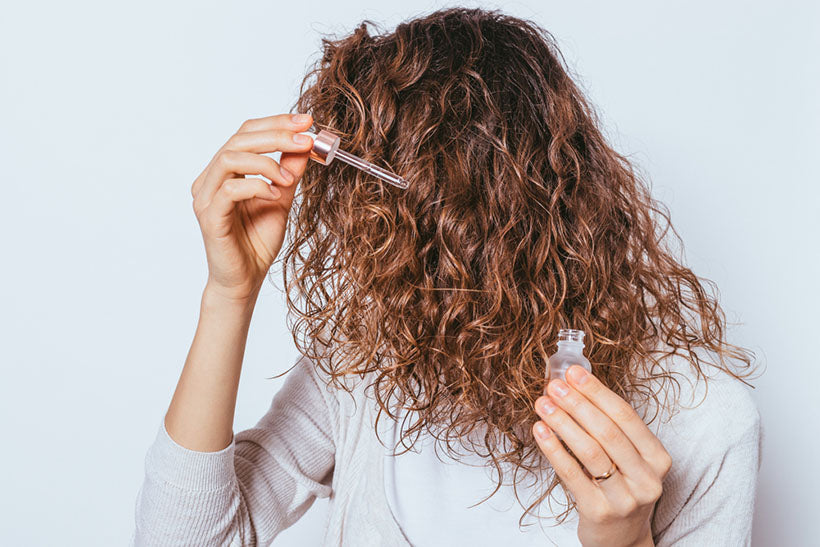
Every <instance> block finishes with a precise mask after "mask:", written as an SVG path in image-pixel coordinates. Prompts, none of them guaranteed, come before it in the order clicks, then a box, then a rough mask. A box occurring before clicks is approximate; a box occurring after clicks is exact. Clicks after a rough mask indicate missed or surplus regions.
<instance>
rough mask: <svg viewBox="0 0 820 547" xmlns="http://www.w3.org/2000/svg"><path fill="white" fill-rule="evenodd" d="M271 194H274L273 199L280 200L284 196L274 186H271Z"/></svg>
mask: <svg viewBox="0 0 820 547" xmlns="http://www.w3.org/2000/svg"><path fill="white" fill-rule="evenodd" d="M270 193H271V194H273V197H275V198H277V199H278V198H279V196H281V195H282V192H280V191H279V189H278V188H277V187H276V186H274V185H273V184H271V185H270Z"/></svg>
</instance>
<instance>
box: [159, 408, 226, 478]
mask: <svg viewBox="0 0 820 547" xmlns="http://www.w3.org/2000/svg"><path fill="white" fill-rule="evenodd" d="M235 448H236V440H235V438H234V436H233V435H232V436H231V444H229V445H228V446H226V447H225V448H223V449H222V450H219V451H217V452H199V451H196V450H191V449H189V448H185V447H184V446H182V445H180V444H178V443H177V442H176V441H174V440H173V439H172V438H171V436H170V435H168V430H167V429H166V428H165V417H164V416H163V417H162V418H161V419H160V425H159V431H158V432H157V436H156V439H155V440H154V443H153V445H151V448H150V450H149V451H148V454H147V456H146V468H147V470H148V472H149V473H151V474H153V475H155V476H156V477H157V478H159V479H160V480H162V481H164V482H166V483H168V484H171V485H173V486H176V487H177V488H181V489H183V490H188V491H197V492H204V491H210V490H218V489H220V488H224V487H226V486H228V485H231V484H233V482H234V480H235V479H236V470H235V469H234V450H235Z"/></svg>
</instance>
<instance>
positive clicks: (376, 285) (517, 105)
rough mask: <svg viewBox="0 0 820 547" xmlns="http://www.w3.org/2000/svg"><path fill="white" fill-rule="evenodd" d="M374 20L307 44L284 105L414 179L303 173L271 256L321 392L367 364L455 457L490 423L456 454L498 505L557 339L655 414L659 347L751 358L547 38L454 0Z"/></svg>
mask: <svg viewBox="0 0 820 547" xmlns="http://www.w3.org/2000/svg"><path fill="white" fill-rule="evenodd" d="M368 25H369V26H371V27H373V26H375V25H374V23H373V22H372V21H369V20H365V21H364V22H362V23H361V25H360V26H359V27H358V28H356V29H355V31H354V32H353V33H352V34H350V35H348V36H345V37H342V38H340V39H335V40H334V39H329V38H326V37H323V38H322V45H323V55H322V56H321V59H320V60H319V61H318V62H317V63H316V64H315V65H314V67H313V68H312V69H311V70H310V71H309V72H308V74H307V75H306V76H305V78H304V80H303V81H302V84H301V88H300V97H299V99H298V101H297V103H296V105H295V110H296V111H298V112H308V113H310V114H312V115H313V117H314V120H316V122H317V124H316V125H317V127H319V128H327V129H331V130H332V131H334V132H335V133H337V134H338V135H340V136H341V140H342V143H343V144H342V147H343V148H344V149H345V150H348V151H350V152H352V153H354V154H357V155H359V156H361V157H363V158H365V159H367V160H369V161H373V162H375V163H377V164H381V165H383V166H384V167H387V168H389V169H392V170H393V171H395V172H396V173H398V174H399V175H401V176H402V177H404V178H405V179H407V180H409V181H410V187H409V188H408V189H407V190H401V189H398V188H395V187H392V186H389V185H386V184H384V183H382V182H381V181H379V180H378V179H375V178H373V177H371V176H368V175H366V174H364V173H362V172H361V171H359V170H356V169H354V168H352V167H349V166H347V165H345V164H343V163H341V162H339V161H336V162H333V163H331V164H330V165H329V166H321V165H319V164H316V163H311V164H310V165H309V166H308V169H307V171H306V172H305V174H304V176H303V178H302V180H301V183H300V186H299V189H298V191H297V195H296V199H295V201H294V205H293V209H292V211H291V214H292V215H293V218H292V220H291V222H290V223H289V226H290V228H289V232H288V240H287V245H286V247H285V249H284V251H283V253H282V255H281V260H282V261H283V264H284V268H283V270H282V273H283V280H284V284H285V288H286V290H285V293H286V296H287V306H288V310H289V312H288V316H289V319H292V315H291V312H293V313H295V314H296V316H297V317H298V319H297V320H296V321H295V323H292V324H291V328H292V330H293V337H294V340H295V342H296V345H297V347H298V348H299V350H300V351H301V352H302V353H303V354H305V355H307V356H309V357H312V358H313V359H314V360H315V361H316V362H317V364H318V366H320V367H322V368H323V369H324V370H325V372H326V373H327V374H329V375H330V377H331V382H332V383H335V384H336V385H337V386H338V387H339V388H341V389H348V388H347V387H346V386H345V385H344V384H343V383H342V382H339V381H338V379H339V377H342V376H345V375H350V374H358V375H360V376H362V377H364V375H365V374H367V373H369V372H371V371H374V373H375V380H374V382H373V383H372V384H370V385H369V386H368V387H369V388H374V393H375V397H376V400H377V401H378V405H379V413H378V416H379V417H381V415H382V412H386V413H387V414H388V415H389V416H390V417H391V418H393V419H396V418H397V417H398V414H395V413H394V407H393V406H392V405H390V404H389V400H390V398H391V397H395V398H396V404H397V405H401V406H402V407H404V408H407V409H411V410H413V411H415V412H417V413H418V414H417V415H418V420H417V421H415V422H414V423H413V424H412V425H411V426H409V427H408V428H407V429H405V430H403V431H402V433H401V442H402V443H403V444H405V443H404V439H405V438H409V437H410V436H412V435H414V434H415V435H416V436H418V434H419V433H420V432H421V431H422V430H423V429H427V430H428V431H429V432H430V434H432V435H434V436H435V437H436V439H438V440H439V441H443V442H444V444H445V445H446V447H447V449H448V450H449V451H450V452H451V453H453V452H454V451H455V447H454V441H458V440H462V441H463V440H464V439H465V438H466V435H467V434H469V433H470V432H471V431H473V430H474V429H475V428H476V427H477V426H478V425H479V424H483V425H485V426H486V427H487V430H486V431H487V434H486V435H485V436H484V437H483V439H484V446H483V447H477V446H474V445H473V446H472V447H466V446H465V448H466V449H467V450H473V451H475V453H476V454H479V453H480V455H481V456H482V457H484V458H487V459H490V460H492V463H493V465H494V466H495V469H496V471H497V473H498V485H497V486H496V489H495V490H494V491H493V493H492V494H490V496H492V495H493V494H494V493H495V492H496V491H497V490H498V488H499V487H500V486H501V485H502V480H503V470H502V465H501V464H503V463H506V464H511V466H512V469H513V476H514V477H515V476H516V474H517V473H518V472H519V471H524V472H532V473H535V474H538V472H539V471H540V470H543V469H544V468H545V467H546V465H545V463H544V462H545V459H542V454H541V453H540V450H539V449H538V446H537V445H536V444H535V441H534V439H533V438H532V434H531V427H532V424H533V423H534V422H535V421H536V420H537V419H538V416H537V415H536V414H535V412H534V409H533V404H534V401H535V399H536V398H537V397H538V396H540V395H541V394H542V392H543V388H544V378H545V371H546V367H547V358H548V355H549V354H550V353H553V352H554V350H555V346H554V342H555V340H556V337H557V332H558V330H559V329H561V328H576V329H583V330H584V331H586V334H587V338H586V343H587V348H586V355H587V356H588V358H589V360H590V361H591V362H592V366H593V372H594V374H595V375H596V376H597V377H598V378H599V379H601V380H602V381H603V382H604V383H605V384H606V385H607V386H609V388H611V389H612V390H613V391H615V392H616V393H617V394H619V395H621V396H623V397H624V398H629V399H630V400H632V401H638V400H640V399H644V400H650V401H654V402H655V403H657V405H656V406H658V407H660V406H661V403H660V401H659V395H658V390H657V389H654V388H652V387H651V386H650V381H651V380H661V381H668V380H674V379H673V378H672V374H671V373H670V372H669V371H667V370H665V369H664V368H663V367H662V366H660V359H661V358H663V357H664V356H667V355H671V354H673V353H678V352H684V351H685V354H686V355H688V359H689V360H690V361H691V364H692V366H693V367H694V368H695V369H696V371H697V373H698V375H699V376H703V377H704V379H705V376H704V373H703V365H702V363H701V360H702V359H703V357H702V356H699V355H698V354H697V353H696V351H697V350H698V349H705V350H708V351H709V352H711V353H712V354H714V355H717V356H718V357H719V359H718V361H719V362H717V363H711V364H712V365H713V366H715V367H718V368H720V369H722V370H725V371H726V372H728V373H729V374H731V375H732V376H734V377H735V378H738V379H742V377H743V376H744V374H743V373H742V372H741V371H740V369H741V368H744V367H745V368H748V367H749V365H750V363H751V357H752V356H753V353H752V352H751V351H749V350H745V349H743V348H740V347H739V346H734V345H732V344H729V343H727V342H725V341H724V340H723V338H724V330H725V316H724V313H723V311H722V310H721V308H720V306H719V305H718V303H717V297H716V296H711V295H710V294H709V291H707V290H706V288H707V287H708V288H712V289H715V291H716V288H715V287H714V284H713V283H712V282H711V281H709V280H706V279H702V278H699V277H697V276H696V275H695V274H694V273H693V272H692V271H691V270H690V269H689V268H687V267H685V266H684V265H682V263H681V262H682V259H681V260H678V259H676V257H675V253H674V252H673V250H672V248H671V246H670V245H668V241H667V238H666V235H667V233H668V232H669V229H670V228H671V223H670V217H669V213H668V209H667V208H666V207H665V206H663V205H661V204H660V203H658V202H656V201H655V200H654V199H653V198H652V197H651V195H650V192H649V190H648V188H647V187H645V185H644V184H643V183H642V182H641V177H639V176H638V175H637V174H636V172H635V170H634V169H633V167H632V166H631V165H630V163H629V162H628V161H627V159H626V158H625V157H624V156H622V155H620V154H619V153H617V152H616V151H615V150H613V149H612V148H610V147H609V146H608V145H607V143H606V142H605V139H604V137H603V136H602V132H601V130H600V128H599V126H600V122H599V120H598V118H597V116H596V114H595V112H594V111H593V109H592V108H591V107H590V105H589V104H588V103H587V101H586V100H585V98H584V96H583V95H582V93H581V91H580V90H579V88H578V87H577V86H576V84H575V83H574V82H573V80H572V79H571V78H570V76H569V75H568V70H567V69H566V68H565V65H566V63H565V61H564V59H563V56H562V55H561V53H560V52H559V50H558V48H557V46H556V43H555V39H554V38H553V36H552V35H551V34H550V33H549V32H547V31H546V30H544V29H542V28H540V27H539V26H538V25H536V24H535V23H533V22H531V21H527V20H522V19H519V18H515V17H511V16H508V15H505V14H503V13H501V12H499V11H498V10H493V11H487V10H481V9H463V8H450V9H444V10H439V11H436V12H433V13H431V14H429V15H426V16H421V17H418V18H415V19H412V20H409V21H406V22H403V23H401V24H399V25H398V26H397V27H396V28H395V30H394V31H392V32H389V33H384V32H382V33H371V32H369V31H368ZM559 58H560V61H559ZM314 78H315V79H314ZM672 233H673V234H674V235H675V237H676V238H677V240H678V241H680V237H679V236H678V234H677V232H676V231H675V230H674V229H672ZM317 341H318V342H321V343H320V344H318V345H317V344H316V342H317ZM322 346H323V347H324V348H331V351H330V353H328V352H327V351H326V350H321V351H317V349H316V348H318V347H322ZM658 348H663V349H662V350H659V349H658ZM732 359H734V365H733V366H734V368H736V369H738V370H732V368H733V366H732V365H731V364H730V363H731V360H732ZM746 375H748V373H747V374H746ZM664 401H666V402H668V401H667V399H664ZM397 409H398V407H395V410H397ZM652 419H654V417H650V418H649V420H650V421H651V420H652ZM377 425H378V418H377ZM376 429H378V427H377V426H376ZM377 434H378V431H377ZM414 442H415V441H413V442H411V443H410V445H409V446H412V445H413V443H414ZM463 444H465V443H464V442H462V445H463ZM482 448H484V449H485V450H483V451H482V450H481V449H482ZM481 452H483V453H481ZM517 483H518V481H517V480H514V481H513V484H517ZM557 483H558V479H557V478H556V477H555V476H554V474H553V476H552V477H551V480H548V481H545V484H546V485H547V488H546V489H545V491H544V493H543V495H541V497H540V498H539V499H538V500H537V501H536V502H535V503H533V504H532V505H530V506H529V507H528V508H527V509H526V510H525V512H524V514H523V515H522V517H521V518H522V519H523V518H524V516H526V514H527V513H529V512H530V510H531V509H532V508H533V507H535V506H536V505H538V504H540V502H541V501H542V500H543V499H544V498H545V497H547V496H548V495H549V493H550V492H552V490H553V489H554V488H555V486H556V485H557ZM490 496H488V498H489V497H490ZM516 497H518V494H517V492H516ZM486 499H487V498H485V500H486ZM519 503H520V500H519ZM522 506H523V505H522ZM572 507H574V502H573V501H572V500H571V499H569V497H568V499H567V505H566V511H565V512H564V514H563V516H564V517H565V516H567V515H568V514H569V512H570V511H571V509H572ZM520 523H521V520H519V524H520Z"/></svg>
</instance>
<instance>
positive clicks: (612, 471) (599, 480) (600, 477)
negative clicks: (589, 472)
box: [592, 462, 618, 484]
mask: <svg viewBox="0 0 820 547" xmlns="http://www.w3.org/2000/svg"><path fill="white" fill-rule="evenodd" d="M616 471H618V466H617V465H615V462H612V467H610V468H609V471H607V472H606V473H604V474H603V475H598V476H597V477H592V480H594V481H595V482H596V484H600V483H602V482H604V481H605V480H607V479H608V478H609V477H611V476H612V475H614V474H615V472H616Z"/></svg>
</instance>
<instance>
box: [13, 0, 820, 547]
mask: <svg viewBox="0 0 820 547" xmlns="http://www.w3.org/2000/svg"><path fill="white" fill-rule="evenodd" d="M321 4H322V5H321V9H318V8H317V7H316V2H294V3H292V4H288V5H284V4H282V3H279V4H277V3H274V2H234V3H227V2H222V3H210V2H202V1H199V2H188V3H181V2H180V3H170V2H157V1H146V2H139V3H136V2H134V3H128V4H127V5H118V4H117V3H115V2H102V1H100V2H89V1H77V2H56V1H52V2H33V1H32V2H15V3H14V5H13V6H12V5H6V6H4V9H3V15H2V17H0V70H1V71H2V72H0V169H1V170H2V171H1V172H2V193H1V194H0V238H1V239H0V243H2V247H1V249H2V255H0V256H2V268H0V365H2V380H0V419H2V424H0V425H2V432H1V433H2V438H3V445H2V451H1V452H0V481H2V485H0V492H2V495H0V504H2V507H0V543H3V544H6V545H58V544H59V545H84V546H86V545H122V544H125V543H126V542H127V541H128V539H129V537H130V535H131V531H132V529H133V511H134V502H135V498H136V493H137V490H138V488H139V486H140V483H141V480H142V476H143V459H144V456H145V451H146V450H147V448H148V445H149V444H150V442H151V441H152V440H153V438H154V435H155V433H156V429H157V427H158V425H159V423H160V419H161V417H162V416H163V415H164V413H165V410H166V409H167V405H168V403H169V401H170V398H171V395H172V393H173V390H174V386H175V385H176V381H177V379H178V377H179V373H180V370H181V367H182V364H183V362H184V359H185V356H186V354H187V351H188V348H189V345H190V343H191V339H192V336H193V333H194V330H195V327H196V320H197V314H198V311H199V298H200V295H201V291H202V288H203V286H204V282H205V278H206V275H207V271H206V263H205V257H204V252H203V247H202V243H201V238H200V233H199V228H198V226H197V223H196V219H195V217H194V215H193V212H192V209H191V196H190V193H189V188H190V185H191V183H192V181H193V179H194V178H195V177H196V175H197V174H198V173H199V172H200V170H201V169H202V168H203V167H204V165H205V164H206V163H207V162H208V160H209V159H210V157H211V155H212V154H213V153H214V152H215V151H216V149H217V148H218V147H219V146H220V145H221V144H222V143H223V141H224V140H225V139H227V138H228V137H229V136H230V134H231V133H233V132H234V131H235V130H236V129H237V127H238V126H239V124H240V123H241V122H242V121H243V120H245V119H246V118H249V117H259V116H265V115H269V114H273V113H277V112H283V111H285V110H287V109H288V108H289V106H290V105H291V104H292V103H293V101H294V99H295V97H296V94H297V92H298V84H299V81H300V79H301V77H302V76H303V74H304V72H305V70H306V68H307V66H308V64H309V63H310V62H312V61H313V60H315V58H316V56H317V55H318V52H319V38H320V33H321V32H338V33H346V32H348V31H350V30H351V29H352V28H353V27H354V26H355V25H356V24H357V23H358V22H359V21H361V20H362V19H364V18H370V19H372V20H374V21H377V22H379V23H380V24H382V25H384V27H385V28H390V27H391V26H393V25H395V24H396V23H397V22H399V21H401V20H403V19H406V18H409V17H412V16H414V15H418V14H422V13H427V12H429V11H432V10H433V9H434V8H436V7H439V6H440V5H437V4H434V3H429V2H414V1H405V2H403V3H402V8H401V9H393V8H384V7H374V6H382V5H384V3H383V2H356V1H349V2H321ZM466 5H475V4H466ZM483 5H484V6H485V7H491V8H492V7H499V6H500V5H494V4H483ZM503 9H504V11H506V12H507V13H510V14H513V15H517V16H520V17H525V18H531V19H533V20H535V21H537V22H538V23H539V24H541V25H543V26H544V27H545V28H547V29H548V30H550V31H551V32H552V33H553V34H554V35H555V36H556V37H557V38H558V40H559V43H560V46H561V48H562V51H563V53H564V55H565V56H566V58H567V60H568V61H569V63H570V64H571V65H572V68H573V70H574V71H575V72H576V73H577V74H578V75H579V78H580V83H581V84H582V85H583V87H584V88H585V89H586V90H587V92H588V94H589V97H590V99H591V100H592V102H593V103H594V104H596V105H597V106H598V108H599V110H600V111H601V113H602V115H603V117H604V119H605V121H606V125H607V127H608V134H609V135H610V137H611V139H612V141H613V143H614V144H615V145H616V148H617V149H619V150H620V151H621V152H624V153H627V154H629V155H630V156H631V157H632V158H633V159H634V161H635V162H636V163H637V165H638V166H639V167H640V168H641V169H642V170H643V171H645V172H646V173H647V174H648V176H649V177H650V179H651V181H652V184H653V192H654V193H655V195H656V196H657V197H658V198H660V199H661V200H663V201H664V202H665V203H666V204H667V205H669V207H670V209H671V212H672V219H673V222H674V225H675V226H676V228H677V229H678V231H679V232H680V233H681V235H682V237H683V239H684V242H685V249H686V256H687V259H688V261H689V264H690V266H692V267H693V269H694V270H695V272H696V273H697V274H698V275H701V276H704V277H707V278H709V279H712V280H714V281H715V282H717V284H718V286H719V288H720V294H721V303H722V304H723V305H724V307H725V309H726V311H727V314H728V316H729V319H730V320H731V321H732V322H734V323H736V326H735V327H733V328H732V330H731V331H730V334H731V339H732V340H733V341H734V342H736V343H738V344H742V345H746V346H748V347H751V348H752V349H753V350H755V351H756V352H757V353H758V356H759V359H760V361H761V362H763V363H765V364H766V366H767V371H766V373H765V374H764V376H763V377H762V378H761V379H760V380H758V381H757V386H758V388H757V390H756V392H755V397H756V400H757V401H758V403H759V405H760V408H761V412H762V415H763V423H764V429H765V434H764V442H765V446H764V454H763V460H762V471H761V477H760V487H759V496H758V505H757V519H756V523H755V544H757V545H774V544H785V545H807V544H809V543H811V542H813V541H816V532H815V529H816V521H815V520H813V519H816V515H817V513H818V502H817V492H818V491H820V479H818V474H817V469H816V465H817V462H818V452H820V451H818V447H820V441H819V440H818V433H820V431H819V430H818V426H817V424H818V418H819V417H820V416H819V414H820V412H819V410H820V402H818V401H819V400H820V397H818V390H817V387H816V386H817V385H818V383H820V367H818V364H817V361H816V357H815V354H814V353H813V352H812V351H811V350H810V345H809V344H808V342H809V341H810V340H811V339H813V337H814V336H816V334H817V333H816V330H817V327H818V321H817V320H816V313H817V310H818V308H820V299H818V296H817V293H818V291H817V288H816V286H815V284H816V281H817V279H818V274H819V273H820V271H819V270H820V261H819V260H818V236H819V235H820V229H818V228H819V227H818V205H820V199H818V197H820V191H818V182H820V180H818V179H820V177H818V175H820V169H818V156H819V155H820V154H818V149H819V147H820V101H819V100H818V98H819V97H820V70H819V69H818V67H820V64H818V62H817V59H816V54H817V52H818V51H820V43H818V42H820V40H818V36H820V17H819V15H820V12H818V8H817V3H816V2H810V1H806V2H802V3H796V2H778V3H774V2H767V3H761V2H740V1H737V2H714V1H710V2H705V1H700V0H698V1H695V2H686V3H683V2H677V3H674V4H673V3H670V2H652V1H646V2H637V1H622V2H614V3H610V2H599V3H595V2H592V3H590V2H571V3H570V2H554V1H549V2H548V1H544V0H541V1H533V2H521V1H519V2H505V3H504V4H503ZM276 279H277V284H279V285H281V280H280V279H279V277H278V273H277V278H276ZM284 311H285V306H284V302H283V299H282V296H281V292H280V290H279V289H278V288H276V287H274V286H272V285H266V287H265V288H264V289H263V291H262V294H261V295H260V300H259V303H258V305H257V309H256V314H255V316H254V320H253V324H252V326H251V331H250V335H249V336H250V338H249V342H248V346H247V354H246V359H245V365H244V370H243V374H242V381H241V385H240V391H239V402H238V408H237V413H236V423H235V431H239V430H242V429H245V428H247V427H250V426H252V425H253V424H254V423H255V422H256V420H257V419H258V418H259V417H260V416H261V415H262V414H263V413H264V412H265V410H267V408H268V405H269V403H270V399H271V397H272V396H273V394H274V393H275V391H276V390H277V389H278V388H279V386H280V385H281V382H282V381H283V379H282V378H280V379H278V380H266V379H265V377H266V376H272V375H273V374H275V373H279V372H282V371H283V370H285V369H286V368H288V367H289V366H290V365H291V364H292V363H293V361H294V359H295V357H296V349H295V347H294V346H293V342H292V339H291V337H290V333H289V332H288V330H287V325H286V323H285V314H284ZM325 512H326V504H325V502H324V501H322V502H317V503H316V505H314V507H313V508H312V509H311V510H310V511H309V512H308V513H307V514H306V515H305V517H304V518H303V519H302V520H301V521H299V522H298V523H296V524H295V525H294V526H293V527H292V528H290V529H289V530H287V531H285V532H284V533H283V534H282V535H281V536H280V538H281V540H280V541H279V542H277V543H278V544H280V545H317V544H318V542H319V537H320V535H319V532H320V528H321V525H322V523H323V519H324V515H325Z"/></svg>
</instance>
